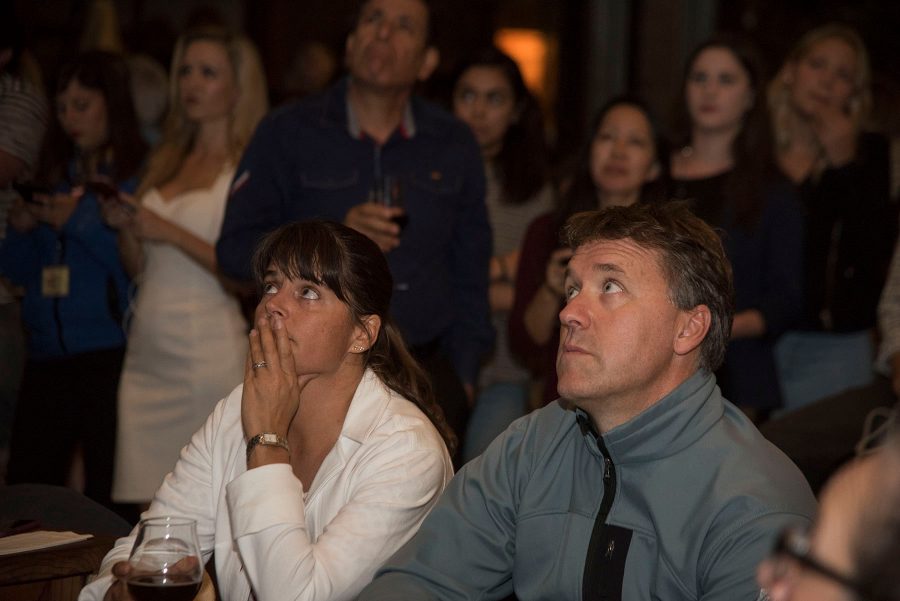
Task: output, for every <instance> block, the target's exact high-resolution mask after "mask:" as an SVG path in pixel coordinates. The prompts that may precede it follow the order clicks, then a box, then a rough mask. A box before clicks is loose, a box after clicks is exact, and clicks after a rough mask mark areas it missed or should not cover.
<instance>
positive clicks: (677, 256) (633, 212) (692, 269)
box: [562, 201, 734, 371]
mask: <svg viewBox="0 0 900 601" xmlns="http://www.w3.org/2000/svg"><path fill="white" fill-rule="evenodd" d="M625 238H627V239H630V240H631V241H633V242H634V243H636V244H637V245H638V246H641V247H644V248H647V249H652V250H655V251H656V252H658V253H659V256H660V259H661V261H662V264H661V267H662V270H663V273H664V274H665V277H666V282H667V283H668V286H669V298H670V300H671V301H672V302H673V303H674V304H675V306H676V307H678V308H679V309H681V310H685V311H686V310H690V309H693V308H694V307H696V306H698V305H706V306H707V307H708V308H709V312H710V314H711V323H710V326H709V332H707V334H706V337H705V338H704V339H703V342H702V343H701V345H700V367H703V368H706V369H708V370H709V371H715V370H716V369H718V368H719V366H721V365H722V362H723V361H724V360H725V348H726V346H727V344H728V339H729V338H730V336H731V320H732V317H733V316H734V285H733V282H732V277H731V263H729V261H728V258H727V257H726V256H725V249H724V248H723V247H722V240H721V238H720V237H719V235H718V234H716V232H715V231H713V229H712V228H711V227H710V226H709V225H707V224H706V223H705V222H704V221H703V220H702V219H700V218H699V217H697V216H696V215H694V214H693V213H691V211H690V209H688V206H687V204H686V203H684V202H680V201H666V202H652V203H637V204H634V205H631V206H628V207H620V206H616V207H608V208H606V209H601V210H599V211H586V212H583V213H576V214H575V215H573V216H572V217H570V218H569V220H568V221H567V222H566V224H565V225H564V226H563V230H562V239H563V242H564V243H565V244H567V245H568V246H570V247H571V248H572V249H576V248H578V247H579V246H583V245H585V244H590V243H592V242H598V241H601V240H623V239H625Z"/></svg>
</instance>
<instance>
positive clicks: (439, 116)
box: [411, 96, 475, 144]
mask: <svg viewBox="0 0 900 601" xmlns="http://www.w3.org/2000/svg"><path fill="white" fill-rule="evenodd" d="M411 102H412V105H413V114H414V115H415V118H416V128H417V129H418V130H419V131H421V132H423V133H425V134H428V135H432V136H437V137H441V138H450V139H452V140H458V141H459V142H465V143H466V144H470V143H471V144H475V138H474V136H473V135H472V132H471V131H470V130H469V128H468V126H466V124H465V123H463V122H462V121H460V120H459V119H457V118H456V117H454V116H453V115H452V114H450V112H448V111H447V110H446V109H444V108H443V107H442V106H440V105H438V104H436V103H434V102H431V101H430V100H426V99H425V98H423V97H421V96H413V97H412V100H411Z"/></svg>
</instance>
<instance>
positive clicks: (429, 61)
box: [416, 46, 441, 81]
mask: <svg viewBox="0 0 900 601" xmlns="http://www.w3.org/2000/svg"><path fill="white" fill-rule="evenodd" d="M440 62H441V51H440V50H438V49H437V48H435V47H434V46H428V47H427V48H426V49H425V57H424V58H423V59H422V66H421V67H419V73H418V74H417V75H416V77H417V78H418V80H419V81H426V80H427V79H428V78H429V77H431V74H432V73H434V70H435V69H437V66H438V63H440Z"/></svg>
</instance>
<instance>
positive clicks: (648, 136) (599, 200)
mask: <svg viewBox="0 0 900 601" xmlns="http://www.w3.org/2000/svg"><path fill="white" fill-rule="evenodd" d="M591 131H592V132H593V137H592V139H591V140H590V142H589V143H588V144H587V145H586V147H585V149H584V151H583V152H582V155H581V158H580V160H579V163H578V167H577V171H576V172H575V175H574V177H573V179H572V181H571V183H570V185H569V188H568V189H567V190H566V192H565V193H564V194H563V195H562V197H561V199H560V203H559V206H558V207H557V209H556V210H555V211H553V212H551V213H547V214H545V215H542V216H541V217H538V218H537V219H536V220H535V221H534V222H532V223H531V225H529V227H528V231H527V233H526V234H525V242H524V243H523V245H522V253H521V256H520V258H519V269H518V273H517V275H516V292H515V301H514V303H513V309H512V312H511V314H510V318H509V337H510V346H511V348H512V350H513V351H514V352H515V353H517V354H518V355H519V356H520V357H522V358H523V360H528V361H529V365H530V366H531V367H532V371H533V373H534V374H535V375H536V376H538V377H541V378H544V394H543V399H542V401H543V404H546V403H549V402H550V401H552V400H554V399H556V398H558V396H559V395H558V394H557V392H556V350H557V347H558V346H559V311H560V309H561V308H562V305H563V297H564V289H563V284H564V280H565V271H566V263H567V262H568V260H569V257H571V256H572V251H571V250H570V249H567V248H560V244H559V228H560V227H561V226H562V225H563V224H564V223H565V222H566V220H567V219H568V218H569V217H570V216H571V215H574V214H575V213H578V212H580V211H588V210H594V209H601V208H604V207H608V206H614V205H630V204H633V203H635V202H638V201H645V202H646V201H658V200H661V199H662V198H663V197H662V187H661V183H662V179H663V178H662V177H661V176H662V174H663V173H664V172H665V171H666V164H667V162H668V160H667V159H668V151H667V146H666V143H665V141H664V140H663V138H662V136H661V134H660V131H659V128H658V127H656V125H655V122H654V120H653V118H652V117H651V115H650V113H649V111H648V109H647V108H646V106H645V105H644V104H643V103H642V102H640V101H638V100H636V99H633V98H629V97H626V96H622V97H618V98H615V99H613V100H611V101H610V102H608V103H607V104H606V105H605V106H604V107H603V108H601V109H600V111H599V112H598V114H597V116H596V118H595V119H594V122H593V126H592V128H591Z"/></svg>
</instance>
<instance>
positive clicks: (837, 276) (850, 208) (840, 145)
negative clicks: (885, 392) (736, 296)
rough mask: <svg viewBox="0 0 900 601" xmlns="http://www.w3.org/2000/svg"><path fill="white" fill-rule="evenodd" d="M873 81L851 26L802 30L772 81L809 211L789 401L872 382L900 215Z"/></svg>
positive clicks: (783, 360) (787, 377) (789, 169)
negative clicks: (869, 126) (867, 126)
mask: <svg viewBox="0 0 900 601" xmlns="http://www.w3.org/2000/svg"><path fill="white" fill-rule="evenodd" d="M869 86H870V69H869V59H868V54H867V53H866V48H865V45H864V44H863V42H862V40H861V39H860V37H859V35H858V34H857V33H856V32H855V31H853V30H852V29H849V28H847V27H845V26H843V25H826V26H824V27H820V28H818V29H814V30H812V31H810V32H809V33H807V34H806V35H805V36H803V38H801V40H800V41H799V42H798V43H797V45H796V46H795V47H794V49H793V50H792V51H791V53H790V54H789V55H788V58H787V60H786V61H785V63H784V66H783V67H782V68H781V71H780V72H779V73H778V75H777V76H776V77H775V79H773V80H772V83H771V84H770V86H769V105H770V108H771V111H772V116H773V123H774V125H775V134H776V147H775V148H776V153H777V154H776V156H777V159H778V164H779V165H780V167H781V169H782V171H783V172H784V173H785V174H787V176H788V177H789V178H790V179H791V180H792V181H793V182H794V183H795V184H797V186H798V189H799V193H800V198H801V201H802V204H803V208H804V210H805V213H806V215H805V219H806V244H805V248H804V265H803V282H804V285H805V296H806V298H805V303H804V313H803V321H802V323H801V326H800V327H799V328H798V329H797V331H793V332H789V333H788V334H787V335H785V336H784V337H783V338H782V340H781V341H780V342H779V344H778V349H777V357H778V365H779V368H780V371H781V377H782V387H783V389H784V394H785V402H786V404H787V405H788V407H791V408H796V407H800V406H803V405H805V404H807V403H810V402H812V401H815V400H816V399H819V398H822V397H825V396H828V395H830V394H836V393H838V392H840V391H842V390H845V389H849V388H853V387H856V386H862V385H865V384H867V383H868V382H869V381H870V380H871V379H872V360H873V355H874V350H873V347H874V331H875V323H876V307H877V305H878V298H879V295H880V292H881V289H882V287H883V285H884V281H885V277H886V274H887V268H888V265H889V263H890V258H891V253H892V249H893V242H894V239H895V238H896V234H897V215H896V208H895V207H894V206H892V204H891V202H890V193H889V186H890V183H889V180H890V168H889V161H890V157H889V154H890V153H889V146H888V142H887V140H886V139H885V138H884V137H883V136H881V135H878V134H874V133H866V132H863V131H862V129H861V128H862V124H863V121H864V120H865V118H866V117H867V115H868V113H869V109H870V107H871V93H870V90H869Z"/></svg>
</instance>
